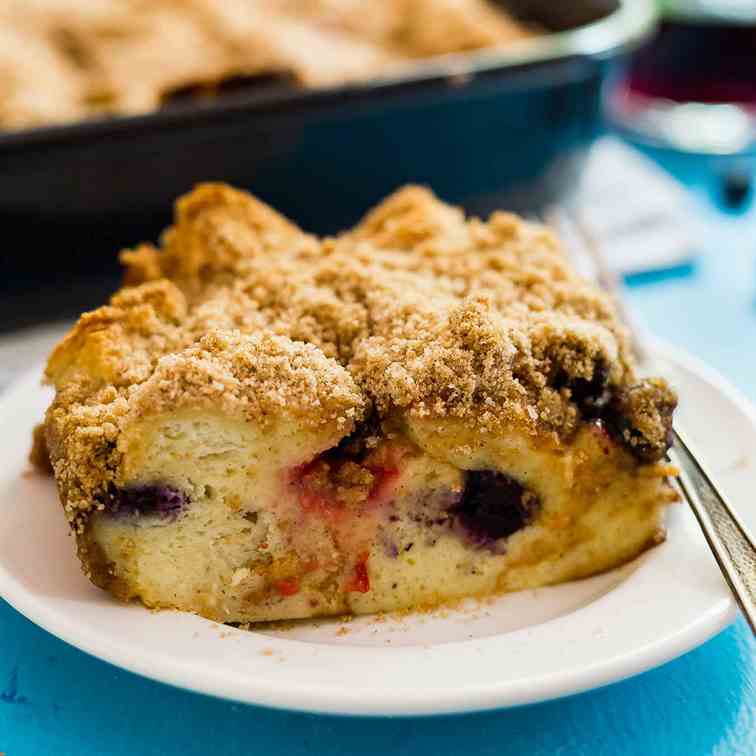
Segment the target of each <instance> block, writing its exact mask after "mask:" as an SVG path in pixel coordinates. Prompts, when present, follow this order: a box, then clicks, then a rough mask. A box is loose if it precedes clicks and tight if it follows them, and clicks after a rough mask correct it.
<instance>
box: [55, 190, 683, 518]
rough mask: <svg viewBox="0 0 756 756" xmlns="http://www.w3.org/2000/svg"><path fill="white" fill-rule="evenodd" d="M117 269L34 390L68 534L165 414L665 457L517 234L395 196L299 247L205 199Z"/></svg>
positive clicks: (654, 395) (578, 283)
mask: <svg viewBox="0 0 756 756" xmlns="http://www.w3.org/2000/svg"><path fill="white" fill-rule="evenodd" d="M122 259H123V261H124V263H125V264H126V266H127V272H126V282H127V285H126V286H124V288H123V289H121V290H120V291H119V292H118V293H117V294H115V295H114V296H113V297H112V299H111V301H110V304H109V305H106V306H104V307H101V308H99V309H98V310H95V311H93V312H89V313H85V314H84V315H82V317H81V318H80V319H79V322H78V323H77V324H76V325H75V327H74V328H73V329H72V330H71V332H70V333H69V334H68V335H67V336H66V337H65V338H64V339H63V341H62V342H61V343H60V344H59V345H58V346H57V348H56V349H55V350H54V351H53V353H52V355H51V356H50V359H49V362H48V366H47V371H46V378H47V380H48V381H49V382H50V383H52V384H54V385H55V387H56V389H57V394H56V398H55V400H54V402H53V404H52V405H51V407H50V409H49V410H48V413H47V417H46V422H45V437H46V442H47V447H48V449H49V452H50V458H51V461H52V464H53V467H54V470H55V475H56V479H57V482H58V486H59V489H60V493H61V497H62V499H63V502H64V505H65V507H66V511H67V512H68V515H69V518H70V519H71V521H72V522H74V523H76V525H77V527H79V526H80V525H81V522H82V521H83V519H84V518H85V516H86V513H87V512H89V511H90V510H92V509H96V508H98V506H101V500H102V496H103V492H105V491H107V489H108V487H109V486H111V485H117V484H120V483H122V482H123V481H120V480H119V479H118V475H119V460H120V458H121V454H122V451H121V450H120V449H119V438H120V436H121V434H122V432H123V430H124V428H126V427H127V426H128V425H129V423H130V422H132V421H134V420H135V419H138V418H140V417H144V416H146V415H152V414H159V413H160V412H161V411H169V410H171V409H172V408H180V407H189V408H192V407H199V408H208V407H212V408H216V409H218V410H219V411H222V412H223V413H224V414H227V415H230V416H233V417H238V418H241V419H243V420H250V419H251V420H254V421H255V422H257V423H258V424H260V425H265V423H267V422H269V421H272V420H275V419H276V418H277V416H279V415H281V414H283V413H288V415H287V416H289V417H294V418H296V419H297V422H299V423H301V424H302V425H303V426H304V427H318V426H323V425H328V426H332V427H333V429H334V434H335V437H336V438H339V437H342V436H346V435H347V434H348V433H349V432H350V431H351V429H352V428H353V426H354V424H355V422H357V421H359V420H360V419H361V418H362V417H363V416H364V415H365V413H366V412H368V411H375V412H377V414H378V416H379V417H381V418H388V417H392V418H394V420H395V421H396V418H397V417H398V418H401V417H405V418H406V419H407V421H408V422H415V421H419V420H421V419H428V418H430V419H435V420H441V421H443V419H444V418H449V420H452V419H453V420H454V421H455V422H456V421H459V420H463V421H464V422H465V423H466V425H467V426H468V427H470V428H475V429H477V430H478V431H480V432H484V433H490V434H493V433H497V432H502V431H506V429H508V428H513V427H516V428H517V429H518V430H519V431H522V432H524V433H526V434H528V435H529V436H531V437H533V438H534V439H537V440H538V442H539V443H543V444H546V445H549V446H550V447H552V448H559V446H560V444H562V443H564V442H566V441H568V440H569V439H570V438H571V437H572V436H573V434H574V433H575V431H576V429H577V427H578V426H579V424H580V420H581V417H586V418H593V419H595V418H596V417H598V416H599V414H600V412H603V413H604V416H605V417H606V418H609V419H612V422H613V423H614V426H615V427H616V428H617V432H618V434H619V436H620V437H621V438H620V440H621V441H623V443H624V444H625V445H626V447H627V448H628V449H629V450H630V451H631V452H633V453H634V454H635V456H637V457H638V459H639V460H640V461H642V462H654V461H657V460H659V459H660V458H661V457H662V456H663V454H664V452H665V451H666V440H667V435H668V433H669V428H670V424H671V413H672V409H673V408H674V405H675V398H674V395H673V394H672V392H671V391H670V390H669V388H668V387H667V385H666V383H664V381H662V380H658V379H657V380H653V381H641V382H638V381H637V379H636V377H635V374H634V368H633V363H632V358H631V355H630V350H629V347H628V342H627V337H626V333H625V331H624V329H623V327H622V326H621V325H620V324H619V323H618V321H617V318H616V316H615V313H614V310H613V308H612V305H611V303H610V301H609V300H608V299H607V297H606V296H605V295H604V294H603V293H602V292H600V291H599V290H597V289H596V288H595V287H594V286H592V285H591V284H589V283H588V282H586V281H584V280H582V279H580V278H579V277H578V276H576V275H575V274H574V273H573V272H572V270H571V269H570V267H569V265H568V263H567V261H566V259H565V257H564V255H563V253H562V251H561V249H560V247H559V244H558V242H557V240H556V239H555V238H554V236H553V235H552V234H551V233H550V232H549V231H548V230H547V229H545V228H543V227H541V226H538V225H536V224H532V223H527V222H525V221H523V220H521V219H519V218H517V217H516V216H513V215H510V214H506V213H494V214H493V215H492V216H491V218H490V219H489V220H488V221H487V222H484V221H482V220H479V219H475V218H472V219H466V218H465V217H464V214H463V213H462V212H461V211H460V210H459V209H457V208H453V207H450V206H448V205H446V204H444V203H443V202H441V201H439V200H438V199H437V198H436V197H435V196H434V195H433V194H432V193H431V192H429V191H428V190H426V189H423V188H421V187H415V186H409V187H405V188H404V189H401V190H400V191H398V192H396V193H395V194H394V195H393V196H391V197H389V198H388V199H386V200H385V201H384V202H383V203H381V204H380V205H379V206H378V207H377V208H376V209H375V210H373V211H372V212H371V213H369V214H368V215H367V216H366V217H365V219H364V220H363V221H362V222H361V223H360V224H359V225H358V226H356V228H354V229H353V230H351V231H349V232H346V233H344V234H342V235H340V236H338V237H335V238H328V239H323V240H318V239H316V238H315V237H313V236H310V235H308V234H305V233H304V232H302V231H301V230H299V229H298V228H297V227H296V226H294V225H293V224H292V223H290V222H289V221H287V220H286V219H284V218H283V217H282V216H280V215H279V214H277V213H276V212H274V211H273V210H272V209H271V208H269V207H267V206H266V205H264V204H263V203H261V202H259V201H258V200H256V199H254V198H253V197H251V196H250V195H248V194H246V193H244V192H240V191H237V190H234V189H232V188H230V187H228V186H224V185H221V184H206V185H202V186H200V187H198V188H197V189H195V190H194V191H193V192H192V193H191V194H189V195H188V196H186V197H184V198H182V199H180V200H179V201H178V203H177V205H176V220H175V224H174V226H173V227H172V228H170V229H168V230H167V231H166V232H165V234H164V235H163V239H162V245H161V247H160V248H157V247H153V246H149V245H142V246H140V247H138V248H136V249H135V250H129V251H126V252H124V253H123V254H122ZM636 452H637V453H636Z"/></svg>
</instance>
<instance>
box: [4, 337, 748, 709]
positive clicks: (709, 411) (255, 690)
mask: <svg viewBox="0 0 756 756" xmlns="http://www.w3.org/2000/svg"><path fill="white" fill-rule="evenodd" d="M657 352H658V357H659V360H660V363H661V365H662V366H663V367H664V369H665V370H666V372H667V373H668V374H669V376H670V378H671V379H672V380H673V381H674V383H675V385H676V386H677V387H678V389H679V391H680V395H681V397H682V402H681V409H680V418H681V419H682V421H683V422H684V424H685V425H686V427H687V428H688V432H689V434H690V435H691V437H692V439H693V441H694V442H696V446H697V447H698V448H699V449H700V450H701V451H702V452H703V453H704V455H705V457H706V459H707V461H708V462H709V464H710V466H711V468H712V469H713V470H714V471H715V473H716V474H717V477H718V478H719V479H720V481H721V483H722V484H723V487H724V488H725V490H726V491H727V492H728V493H729V494H730V495H731V496H732V499H733V501H735V502H736V503H738V504H740V506H741V508H745V507H748V506H750V505H751V504H752V499H753V496H752V493H753V490H754V489H756V422H755V420H754V419H755V418H756V413H754V411H753V409H752V408H751V407H750V405H749V403H748V402H747V400H745V399H744V398H743V397H742V396H740V395H739V394H738V393H737V392H736V391H735V390H734V389H733V388H731V387H730V386H729V385H728V384H726V383H725V382H724V381H723V380H722V379H721V378H720V377H719V376H717V375H716V374H714V373H712V372H711V371H710V370H708V369H706V368H704V367H703V366H701V365H699V364H698V363H696V362H695V361H693V360H691V358H689V357H685V356H683V355H680V354H678V353H676V352H674V351H672V350H670V349H668V348H664V349H661V348H659V349H657ZM48 400H49V395H48V394H47V392H46V391H43V390H42V389H40V388H39V385H38V379H37V374H34V375H30V376H28V377H27V378H25V379H24V380H22V381H21V382H19V383H18V384H16V386H15V387H14V388H12V389H11V390H9V391H8V392H7V393H6V394H5V395H4V396H3V398H2V402H0V428H2V431H3V432H2V436H1V437H0V455H1V456H0V459H2V463H1V467H0V594H2V596H3V597H4V598H5V599H6V600H7V601H9V602H10V603H11V604H12V605H13V606H14V607H15V608H16V609H18V610H19V611H20V612H21V613H23V614H24V615H25V616H26V617H28V618H29V619H30V620H31V621H32V622H35V623H37V624H38V625H40V626H42V627H44V628H46V629H47V630H49V631H50V632H51V633H53V634H55V635H57V636H58V637H60V638H62V639H63V640H65V641H68V642H69V643H71V644H73V645H75V646H77V647H78V648H80V649H82V650H84V651H87V652H88V653H91V654H93V655H95V656H98V657H100V658H101V659H105V660H107V661H109V662H112V663H113V664H117V665H119V666H121V667H125V668H126V669H129V670H132V671H133V672H137V673H139V674H142V675H145V676H147V677H151V678H154V679H156V680H160V681H163V682H166V683H171V684H173V685H178V686H181V687H184V688H190V689H192V690H196V691H201V692H204V693H210V694H214V695H217V696H223V697H226V698H231V699H236V700H239V701H246V702H250V703H256V704H263V705H267V706H275V707H281V708H290V709H302V710H309V711H319V712H333V713H349V714H395V715H396V714H399V715H401V714H426V713H443V712H459V711H471V710H481V709H489V708H497V707H504V706H512V705H516V704H523V703H529V702H534V701H541V700H545V699H549V698H555V697H558V696H563V695H567V694H570V693H576V692H578V691H582V690H587V689H589V688H593V687H597V686H600V685H604V684H606V683H609V682H612V681H615V680H620V679H623V678H625V677H628V676H630V675H634V674H637V673H638V672H641V671H643V670H646V669H649V668H650V667H653V666H655V665H658V664H661V663H662V662H665V661H667V660H669V659H672V658H673V657H675V656H678V655H679V654H682V653H684V652H685V651H688V650H689V649H691V648H693V647H694V646H696V645H698V644H700V643H702V642H703V641H705V640H706V639H707V638H709V637H710V636H712V635H713V634H714V633H716V632H717V631H719V630H721V629H722V628H723V627H725V625H727V624H728V623H729V622H730V621H731V620H732V619H733V617H734V613H735V609H734V604H733V602H732V600H731V598H730V597H729V595H728V592H727V590H726V588H725V587H724V584H723V582H722V580H721V578H720V576H719V573H718V572H717V569H716V566H715V565H714V561H713V559H712V558H711V556H710V554H709V552H708V550H707V547H706V545H705V542H704V540H703V538H702V536H701V535H700V533H699V531H698V529H697V526H696V524H695V521H694V519H693V517H692V515H691V514H690V513H689V512H688V511H687V510H686V509H685V508H684V506H682V505H680V506H677V507H675V508H674V509H673V511H672V512H671V513H670V517H669V522H668V525H669V538H668V540H667V542H666V543H664V544H663V545H661V546H659V547H657V548H655V549H653V550H651V551H650V552H647V553H646V554H645V555H643V556H642V557H641V558H639V559H638V560H636V561H635V562H634V563H632V564H630V565H627V566H625V567H623V568H622V569H619V570H615V571H614V572H611V573H608V574H605V575H602V576H599V577H596V578H592V579H589V580H583V581H578V582H574V583H570V584H567V585H562V586H558V587H555V588H545V589H540V590H537V591H527V592H523V593H519V594H510V595H508V596H503V597H500V598H498V599H495V600H492V601H490V602H488V603H479V604H471V605H470V606H468V607H465V608H461V609H455V610H446V611H438V612H436V613H433V614H424V615H417V616H410V617H404V618H391V617H388V618H386V619H384V620H383V621H377V620H375V619H371V618H364V619H359V620H355V621H353V622H349V623H346V624H345V623H342V622H339V621H323V622H317V623H305V624H301V625H298V626H296V627H294V628H293V629H288V630H273V629H271V630H267V631H257V632H246V631H242V630H237V629H234V628H230V627H225V626H221V625H218V624H215V623H213V622H208V621H206V620H203V619H200V618H199V617H195V616H192V615H189V614H181V613H177V612H161V613H153V612H149V611H146V610H145V609H143V608H142V607H140V606H136V605H129V606H126V605H122V604H118V603H116V602H115V601H113V600H111V599H110V598H109V597H108V596H107V595H106V594H105V593H103V592H101V591H99V590H98V589H96V588H94V587H93V586H91V585H90V584H89V582H88V581H87V580H86V579H85V578H84V577H83V575H82V574H81V572H80V570H79V566H78V562H77V560H76V559H75V557H74V553H73V541H72V539H71V537H70V536H69V535H68V534H67V528H66V525H65V522H64V519H63V515H62V513H61V510H60V507H59V505H58V504H57V501H56V494H55V490H54V486H53V483H52V482H51V480H49V479H47V478H45V477H43V476H41V475H39V474H36V473H32V472H30V471H29V466H28V464H27V462H26V455H27V452H28V448H29V438H30V435H31V430H32V427H33V425H34V424H35V423H36V422H37V421H38V420H39V419H40V418H41V416H42V413H43V410H44V408H45V406H46V403H47V402H48ZM742 513H743V515H744V517H745V519H746V520H747V522H749V524H750V525H751V526H754V525H756V510H754V509H753V507H751V511H747V510H745V509H743V511H742Z"/></svg>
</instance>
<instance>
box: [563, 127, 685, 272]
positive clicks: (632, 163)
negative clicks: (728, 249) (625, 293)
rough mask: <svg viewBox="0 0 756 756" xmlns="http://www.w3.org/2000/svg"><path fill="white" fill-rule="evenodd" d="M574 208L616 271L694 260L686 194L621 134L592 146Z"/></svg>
mask: <svg viewBox="0 0 756 756" xmlns="http://www.w3.org/2000/svg"><path fill="white" fill-rule="evenodd" d="M575 210H576V212H577V213H578V214H579V215H580V218H581V221H582V222H583V223H584V224H585V225H586V226H587V228H588V229H589V230H590V232H591V234H592V236H593V238H594V239H595V240H596V241H597V242H598V243H599V244H601V246H602V249H603V250H604V253H605V256H606V260H607V262H608V263H610V264H611V265H613V266H614V268H615V270H616V271H617V272H619V273H623V274H630V273H643V272H647V271H654V270H664V269H669V268H675V267H678V266H681V265H685V264H687V263H689V262H690V261H691V260H692V259H693V239H694V238H695V233H696V232H695V211H694V207H693V203H692V200H691V198H690V196H689V195H688V193H687V192H686V191H685V189H683V187H682V186H681V185H680V184H679V183H678V182H677V181H676V180H675V179H674V178H672V177H671V176H670V175H669V174H668V173H666V172H665V171H664V170H663V169H662V168H660V167H659V166H657V165H656V163H654V162H653V161H652V160H651V159H649V158H647V157H646V156H645V155H643V154H641V153H640V152H639V151H638V150H636V149H634V148H632V147H630V146H629V145H626V144H624V143H623V142H621V141H620V140H619V139H616V138H614V137H604V138H603V139H601V140H599V141H598V143H597V144H596V145H595V147H593V149H592V151H591V154H590V156H589V158H588V164H587V166H586V169H585V174H584V176H583V180H582V185H581V191H580V195H579V199H578V202H577V206H576V208H575Z"/></svg>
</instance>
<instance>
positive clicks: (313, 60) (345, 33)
mask: <svg viewBox="0 0 756 756" xmlns="http://www.w3.org/2000/svg"><path fill="white" fill-rule="evenodd" d="M531 34H532V33H531V32H530V31H529V30H527V29H525V28H524V27H523V26H522V25H521V24H519V23H517V22H515V21H514V20H512V19H510V18H509V17H508V16H506V15H505V13H504V12H503V11H502V10H501V9H499V8H495V7H494V6H493V5H492V4H489V3H488V2H487V1H486V0H462V2H460V0H381V2H372V1H370V0H223V2H218V1H217V0H159V1H158V2H145V0H97V1H96V2H92V0H34V2H25V1H24V0H0V95H2V96H0V127H4V128H23V127H28V126H37V125H44V124H48V123H56V122H66V121H73V120H80V119H83V118H89V117H93V116H98V115H107V114H119V113H120V114H129V113H143V112H148V111H150V110H154V109H156V108H158V107H160V106H161V105H162V104H163V103H164V102H165V101H166V100H169V99H170V98H171V97H173V96H176V95H178V94H180V93H182V92H184V93H187V92H189V93H191V92H192V91H193V92H194V93H195V94H200V95H201V94H212V93H213V91H214V90H216V89H217V88H218V86H219V85H222V83H223V82H224V81H231V82H233V80H234V78H235V77H254V76H261V75H262V76H264V75H269V74H272V75H282V76H288V77H291V78H292V79H293V80H295V81H296V82H297V83H299V84H303V85H305V86H328V85H335V84H341V83H344V82H347V81H350V80H359V79H365V78H369V77H374V76H377V75H380V74H381V73H383V72H385V71H387V70H390V69H392V68H394V69H396V68H397V66H407V65H408V64H410V63H411V61H412V60H413V59H416V58H422V57H427V56H432V55H439V54H443V53H453V52H460V51H465V50H473V49H479V48H482V47H489V46H492V45H501V44H508V43H510V42H513V41H517V40H520V39H524V38H527V37H529V36H531Z"/></svg>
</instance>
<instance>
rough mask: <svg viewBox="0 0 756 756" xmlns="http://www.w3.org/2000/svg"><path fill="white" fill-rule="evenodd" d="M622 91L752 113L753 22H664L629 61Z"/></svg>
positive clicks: (755, 73) (755, 100)
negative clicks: (740, 106) (744, 108)
mask: <svg viewBox="0 0 756 756" xmlns="http://www.w3.org/2000/svg"><path fill="white" fill-rule="evenodd" d="M754 2H756V0H754ZM625 87H626V89H627V90H629V91H628V94H631V95H640V96H642V97H652V98H656V97H661V98H666V99H669V100H674V101H677V102H690V101H693V102H710V103H722V102H731V103H740V104H743V105H746V106H749V107H754V108H756V23H755V24H753V25H742V26H741V25H734V24H733V25H725V24H708V23H696V22H693V21H678V20H667V21H665V22H663V23H662V26H661V28H660V30H659V32H658V35H657V36H656V38H655V39H654V40H652V41H651V42H649V43H648V44H647V45H645V46H644V47H643V48H642V49H641V50H639V51H638V53H637V54H636V55H635V56H634V58H633V61H632V63H631V65H630V69H629V71H628V78H627V79H626V81H625Z"/></svg>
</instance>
